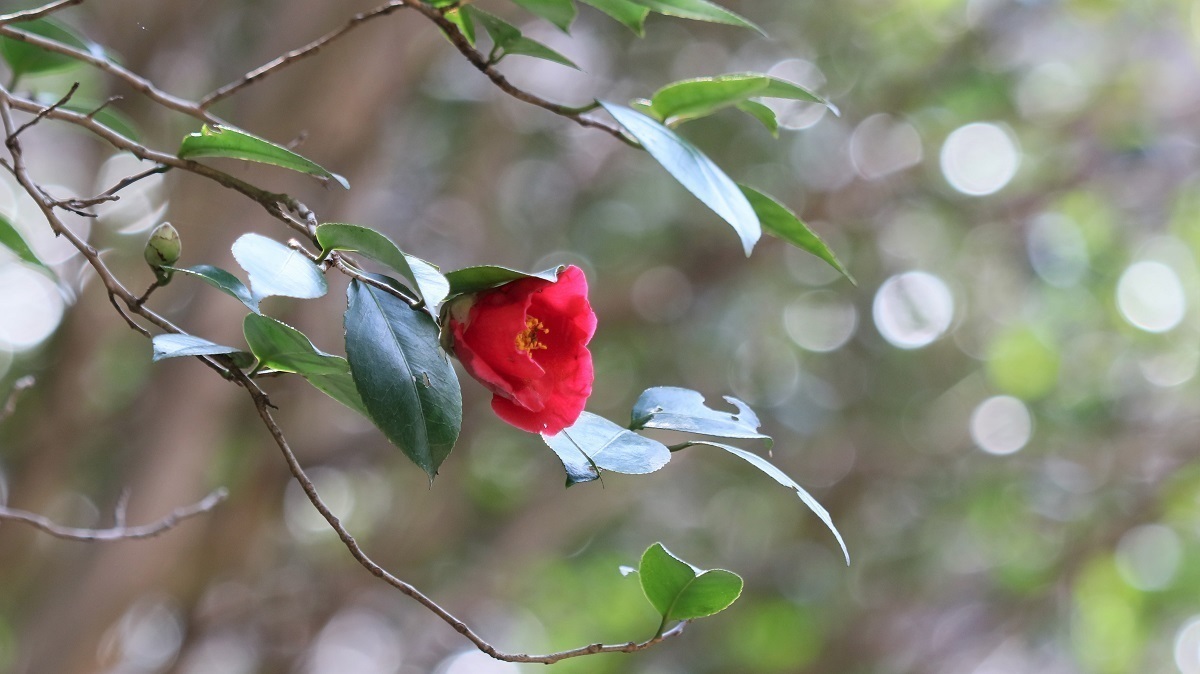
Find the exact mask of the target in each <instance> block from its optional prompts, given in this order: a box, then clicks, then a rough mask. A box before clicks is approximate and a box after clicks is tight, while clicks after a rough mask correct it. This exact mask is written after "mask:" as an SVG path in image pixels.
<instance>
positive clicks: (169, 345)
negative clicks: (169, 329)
mask: <svg viewBox="0 0 1200 674" xmlns="http://www.w3.org/2000/svg"><path fill="white" fill-rule="evenodd" d="M151 342H152V344H153V346H154V358H153V360H154V362H156V363H157V362H158V361H160V360H163V359H165V358H183V357H185V356H212V355H218V354H227V353H228V354H232V353H240V352H241V351H242V349H238V348H236V347H232V346H223V345H221V344H217V343H216V342H210V341H208V340H207V339H201V338H200V337H195V336H193V335H177V334H173V333H168V334H164V335H155V336H154V339H152V340H151Z"/></svg>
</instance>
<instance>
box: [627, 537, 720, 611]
mask: <svg viewBox="0 0 1200 674" xmlns="http://www.w3.org/2000/svg"><path fill="white" fill-rule="evenodd" d="M638 578H639V579H640V580H641V583H642V591H643V592H645V593H646V598H647V599H649V600H650V604H651V605H652V606H654V609H655V610H656V611H658V613H659V615H661V616H662V618H663V625H664V626H665V625H666V623H667V622H668V621H671V620H695V619H696V618H704V617H707V616H710V615H713V614H714V613H719V612H720V611H723V610H725V609H726V608H728V607H729V605H730V604H732V603H733V602H735V601H737V598H738V597H739V596H741V594H742V578H741V576H739V575H737V574H736V573H734V572H732V571H726V570H724V569H710V570H708V571H701V570H699V569H697V568H695V567H693V566H692V565H691V564H688V563H687V562H685V561H683V560H682V559H679V558H678V557H676V556H675V555H673V554H671V552H670V551H669V550H667V549H666V548H665V547H663V544H662V543H655V544H654V545H651V546H650V547H649V548H647V549H646V552H645V553H643V554H642V561H641V564H639V565H638ZM661 631H662V628H661V627H660V628H659V632H660V633H661Z"/></svg>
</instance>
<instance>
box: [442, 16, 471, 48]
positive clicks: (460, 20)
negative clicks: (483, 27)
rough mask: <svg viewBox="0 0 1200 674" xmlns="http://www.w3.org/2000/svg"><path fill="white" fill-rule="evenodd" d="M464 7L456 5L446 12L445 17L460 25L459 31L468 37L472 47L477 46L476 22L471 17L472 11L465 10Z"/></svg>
mask: <svg viewBox="0 0 1200 674" xmlns="http://www.w3.org/2000/svg"><path fill="white" fill-rule="evenodd" d="M464 9H465V8H463V7H455V8H454V9H452V10H450V11H448V12H446V14H445V17H446V20H448V21H449V22H450V23H452V24H454V25H455V26H458V32H460V33H462V36H463V37H465V38H467V43H468V44H470V45H471V46H472V47H474V46H475V22H474V21H473V20H472V19H471V14H470V12H466V11H463V10H464Z"/></svg>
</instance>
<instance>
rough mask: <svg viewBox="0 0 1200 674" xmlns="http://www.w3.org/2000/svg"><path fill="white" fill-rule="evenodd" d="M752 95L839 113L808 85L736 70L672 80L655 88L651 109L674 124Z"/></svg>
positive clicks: (702, 115)
mask: <svg viewBox="0 0 1200 674" xmlns="http://www.w3.org/2000/svg"><path fill="white" fill-rule="evenodd" d="M752 97H762V98H787V99H793V100H802V101H811V102H814V103H820V104H822V105H824V106H827V107H828V108H829V109H831V110H833V111H834V113H835V114H836V113H837V108H836V107H835V106H834V105H833V104H831V103H830V102H829V101H827V100H825V99H824V98H821V97H820V96H818V95H816V94H814V93H813V92H811V91H809V90H808V89H805V88H804V87H801V86H799V85H797V84H792V83H791V82H788V81H786V80H781V79H778V78H775V77H770V76H768V75H763V74H760V73H734V74H732V75H717V76H715V77H698V78H694V79H690V80H681V81H679V82H672V83H671V84H668V85H666V86H665V87H663V88H661V89H659V90H658V91H657V92H655V94H654V96H653V99H652V102H651V112H652V116H654V117H657V118H658V119H660V120H664V121H668V122H670V123H671V124H672V125H673V124H678V123H681V122H685V121H688V120H690V119H697V118H700V117H704V116H707V115H711V114H712V113H714V112H717V111H718V110H722V109H724V108H727V107H731V106H735V105H739V104H741V103H744V102H747V101H748V99H750V98H752ZM755 116H756V117H757V116H758V115H757V114H755ZM771 119H772V120H773V119H774V113H771ZM768 128H770V125H768Z"/></svg>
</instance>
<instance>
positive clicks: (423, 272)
mask: <svg viewBox="0 0 1200 674" xmlns="http://www.w3.org/2000/svg"><path fill="white" fill-rule="evenodd" d="M317 241H318V242H319V243H320V244H321V249H322V250H323V251H325V252H328V251H331V250H348V251H354V252H358V253H362V254H363V255H366V256H367V257H369V258H371V259H373V260H375V261H376V262H379V263H381V264H384V265H386V266H387V267H388V268H389V269H391V270H392V271H395V272H396V273H398V274H400V275H401V276H403V277H404V279H405V280H407V281H408V282H409V284H410V285H411V287H413V288H416V290H417V291H418V292H419V293H420V294H421V297H422V298H424V300H425V303H426V304H427V305H429V306H430V307H431V308H434V309H436V307H437V305H439V304H441V303H442V300H444V299H446V294H447V293H448V292H450V283H449V282H448V281H446V278H445V277H444V276H442V274H441V272H439V271H438V268H437V266H435V265H433V264H431V263H429V262H426V261H425V260H422V259H421V258H419V257H414V256H412V255H409V254H408V253H405V252H403V251H401V250H400V248H398V247H397V246H396V244H395V243H393V242H392V240H391V239H389V238H388V237H387V236H385V235H384V234H382V233H380V232H377V231H375V230H374V229H371V228H369V227H363V226H361V225H348V224H345V223H340V222H330V223H326V224H324V225H321V226H319V227H317Z"/></svg>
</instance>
